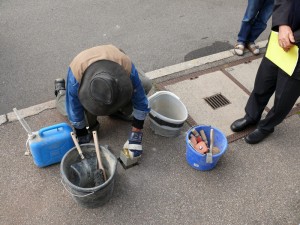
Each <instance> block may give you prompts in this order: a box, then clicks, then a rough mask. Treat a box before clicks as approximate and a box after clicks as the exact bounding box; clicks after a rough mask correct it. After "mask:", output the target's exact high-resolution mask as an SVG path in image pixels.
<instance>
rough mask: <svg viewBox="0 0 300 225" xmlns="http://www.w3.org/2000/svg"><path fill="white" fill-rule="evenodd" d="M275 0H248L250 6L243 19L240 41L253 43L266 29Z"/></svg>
mask: <svg viewBox="0 0 300 225" xmlns="http://www.w3.org/2000/svg"><path fill="white" fill-rule="evenodd" d="M273 5H274V0H248V6H247V9H246V12H245V15H244V18H243V20H242V25H241V29H240V32H239V34H238V40H237V41H238V42H241V43H244V44H246V43H253V42H255V40H256V39H257V38H258V37H259V35H260V34H261V33H262V32H263V31H264V30H265V29H266V27H267V22H268V20H269V18H270V17H271V15H272V12H273Z"/></svg>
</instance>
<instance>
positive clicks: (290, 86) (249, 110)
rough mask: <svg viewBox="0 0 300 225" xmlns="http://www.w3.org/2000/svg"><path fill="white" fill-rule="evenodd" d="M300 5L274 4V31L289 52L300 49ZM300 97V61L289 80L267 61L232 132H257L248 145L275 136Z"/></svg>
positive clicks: (288, 0) (290, 1) (294, 0)
mask: <svg viewBox="0 0 300 225" xmlns="http://www.w3.org/2000/svg"><path fill="white" fill-rule="evenodd" d="M299 12H300V1H299V0H275V5H274V12H273V21H272V30H274V31H278V44H279V46H280V47H281V48H283V50H285V51H289V49H290V48H291V47H292V46H293V45H297V46H298V47H300V13H299ZM274 92H275V100H274V105H273V107H272V108H271V110H270V111H269V112H268V114H267V116H266V118H265V119H262V120H260V118H261V114H262V112H263V110H264V108H265V106H266V105H267V103H268V101H269V99H270V97H271V96H272V94H273V93H274ZM299 96H300V60H299V59H298V62H297V65H296V68H295V70H294V72H293V74H292V76H289V75H288V74H286V73H285V72H284V71H283V70H281V69H280V68H279V67H278V66H276V65H275V64H273V63H272V62H271V61H270V60H269V59H268V58H266V57H264V58H263V59H262V62H261V64H260V67H259V69H258V71H257V75H256V79H255V84H254V89H253V91H252V93H251V95H250V97H249V99H248V102H247V105H246V107H245V112H246V115H245V116H244V117H243V118H241V119H238V120H236V121H235V122H233V123H232V124H231V130H232V131H235V132H238V131H242V130H245V129H246V128H247V127H249V126H250V125H254V124H257V128H256V129H255V130H254V131H253V132H252V133H250V134H249V135H248V136H246V138H245V141H246V142H247V143H249V144H256V143H259V142H260V141H262V140H263V139H264V138H266V137H267V136H268V135H269V134H271V133H273V132H274V128H275V126H277V125H278V124H280V123H281V122H282V121H283V120H284V119H285V117H286V116H287V115H288V113H289V112H290V110H291V109H292V107H293V106H294V104H295V103H296V101H297V99H298V97H299Z"/></svg>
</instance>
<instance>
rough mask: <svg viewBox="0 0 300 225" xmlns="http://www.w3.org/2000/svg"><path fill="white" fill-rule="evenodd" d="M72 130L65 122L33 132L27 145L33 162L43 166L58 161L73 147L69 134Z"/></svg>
mask: <svg viewBox="0 0 300 225" xmlns="http://www.w3.org/2000/svg"><path fill="white" fill-rule="evenodd" d="M72 131H73V130H72V128H71V126H69V125H68V124H67V123H59V124H55V125H52V126H49V127H45V128H42V129H40V130H39V131H37V132H33V134H34V135H35V137H34V138H33V139H31V140H29V147H30V152H31V154H32V157H33V161H34V164H35V165H37V166H38V167H45V166H49V165H52V164H55V163H59V162H60V161H61V159H62V158H63V156H64V155H65V153H66V152H67V151H69V150H70V149H71V148H73V147H74V142H73V139H72V137H71V135H70V133H71V132H72Z"/></svg>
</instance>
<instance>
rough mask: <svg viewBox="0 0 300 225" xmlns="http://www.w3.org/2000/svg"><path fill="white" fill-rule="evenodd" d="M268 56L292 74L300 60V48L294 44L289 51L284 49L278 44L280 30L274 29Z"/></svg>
mask: <svg viewBox="0 0 300 225" xmlns="http://www.w3.org/2000/svg"><path fill="white" fill-rule="evenodd" d="M266 57H267V58H268V59H269V60H271V61H272V62H273V63H274V64H276V65H277V66H278V67H279V68H280V69H282V70H283V71H284V72H286V73H287V74H288V75H290V76H291V75H292V74H293V72H294V70H295V68H296V65H297V62H298V57H299V48H298V46H297V45H294V46H293V47H292V48H290V50H289V51H288V52H286V51H284V50H283V49H282V48H281V47H280V46H279V44H278V32H275V31H272V32H271V36H270V39H269V44H268V48H267V52H266Z"/></svg>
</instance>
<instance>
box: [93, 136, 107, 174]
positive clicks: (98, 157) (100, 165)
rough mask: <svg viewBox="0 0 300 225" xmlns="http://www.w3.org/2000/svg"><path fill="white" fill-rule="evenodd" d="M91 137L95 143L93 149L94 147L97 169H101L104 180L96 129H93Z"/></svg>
mask: <svg viewBox="0 0 300 225" xmlns="http://www.w3.org/2000/svg"><path fill="white" fill-rule="evenodd" d="M93 138H94V143H95V149H96V154H97V159H98V164H99V169H101V170H102V171H103V176H104V180H106V173H105V170H104V167H103V164H102V160H101V155H100V149H99V143H98V136H97V131H93Z"/></svg>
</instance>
